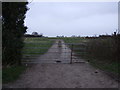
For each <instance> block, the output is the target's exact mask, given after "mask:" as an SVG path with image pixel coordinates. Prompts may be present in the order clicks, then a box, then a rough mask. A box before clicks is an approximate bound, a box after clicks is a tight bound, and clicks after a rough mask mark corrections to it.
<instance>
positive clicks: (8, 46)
mask: <svg viewBox="0 0 120 90" xmlns="http://www.w3.org/2000/svg"><path fill="white" fill-rule="evenodd" d="M27 4H28V3H27V2H3V3H2V27H3V32H2V41H3V42H2V60H3V61H2V64H3V66H6V65H8V64H9V65H12V64H20V59H21V55H22V54H21V49H22V48H23V45H24V43H23V39H22V37H23V35H24V33H25V32H26V29H27V27H25V26H24V19H25V13H26V11H27V10H28V9H27V7H26V5H27Z"/></svg>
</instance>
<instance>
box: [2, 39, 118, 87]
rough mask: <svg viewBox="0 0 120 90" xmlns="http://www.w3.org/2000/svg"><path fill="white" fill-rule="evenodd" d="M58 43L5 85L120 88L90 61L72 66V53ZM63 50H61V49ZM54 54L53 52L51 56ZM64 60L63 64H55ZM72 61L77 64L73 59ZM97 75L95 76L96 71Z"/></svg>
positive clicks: (80, 60)
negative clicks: (17, 77) (15, 78)
mask: <svg viewBox="0 0 120 90" xmlns="http://www.w3.org/2000/svg"><path fill="white" fill-rule="evenodd" d="M61 42H62V47H58V44H57V43H58V40H56V43H54V44H53V46H52V47H51V48H50V49H49V50H48V52H47V53H46V54H44V55H42V56H40V57H39V58H37V59H36V60H34V61H33V63H34V64H33V65H32V66H31V67H28V68H27V70H26V71H25V72H24V73H23V74H22V75H21V76H20V78H19V79H18V80H16V81H15V82H13V83H9V84H5V85H3V87H8V88H118V82H117V81H115V80H113V79H112V78H110V77H109V76H108V75H106V74H104V73H103V72H101V71H100V70H96V69H95V68H94V67H92V66H91V65H90V64H89V63H88V62H85V61H84V60H82V59H79V62H82V63H73V64H69V63H70V55H71V53H70V52H71V50H70V49H69V48H68V47H67V46H66V45H65V44H64V42H63V41H61ZM60 48H61V49H60ZM52 52H53V53H52ZM56 60H57V61H61V63H56ZM73 62H76V61H75V60H73ZM96 71H97V72H98V73H95V72H96Z"/></svg>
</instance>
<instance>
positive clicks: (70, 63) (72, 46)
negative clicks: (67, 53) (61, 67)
mask: <svg viewBox="0 0 120 90" xmlns="http://www.w3.org/2000/svg"><path fill="white" fill-rule="evenodd" d="M72 52H73V44H72V45H71V59H70V64H72Z"/></svg>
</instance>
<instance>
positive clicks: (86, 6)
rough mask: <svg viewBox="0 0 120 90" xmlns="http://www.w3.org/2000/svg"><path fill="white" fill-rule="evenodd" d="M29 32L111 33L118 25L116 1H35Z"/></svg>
mask: <svg viewBox="0 0 120 90" xmlns="http://www.w3.org/2000/svg"><path fill="white" fill-rule="evenodd" d="M28 7H29V8H30V10H29V11H28V12H27V14H26V19H25V25H26V26H27V27H28V30H27V33H30V34H31V33H32V32H34V31H36V32H38V33H43V35H45V36H57V35H64V36H72V35H80V36H86V35H88V36H91V35H95V34H96V35H99V34H106V33H107V34H111V33H113V32H114V31H115V30H116V29H117V28H118V3H117V2H32V3H30V4H29V5H28Z"/></svg>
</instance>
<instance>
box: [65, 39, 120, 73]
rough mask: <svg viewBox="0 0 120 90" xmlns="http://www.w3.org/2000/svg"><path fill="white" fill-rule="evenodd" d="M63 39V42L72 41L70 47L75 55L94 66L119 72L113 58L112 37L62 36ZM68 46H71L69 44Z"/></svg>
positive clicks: (117, 63)
mask: <svg viewBox="0 0 120 90" xmlns="http://www.w3.org/2000/svg"><path fill="white" fill-rule="evenodd" d="M63 40H64V41H65V43H73V44H74V45H73V48H72V49H73V51H74V52H75V55H77V56H78V57H81V58H83V59H85V60H89V61H90V64H91V65H93V66H94V67H96V68H99V69H101V70H104V71H107V72H111V73H114V74H118V73H120V70H118V66H119V65H120V63H119V62H118V61H116V60H115V58H116V56H115V52H116V47H115V42H114V40H113V39H112V38H104V39H101V38H98V39H84V38H64V39H63ZM78 43H79V44H78ZM80 43H84V44H85V45H84V44H80ZM69 47H70V48H71V46H70V45H69Z"/></svg>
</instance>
